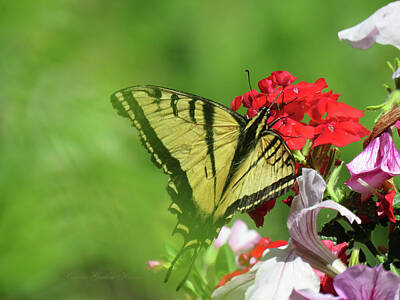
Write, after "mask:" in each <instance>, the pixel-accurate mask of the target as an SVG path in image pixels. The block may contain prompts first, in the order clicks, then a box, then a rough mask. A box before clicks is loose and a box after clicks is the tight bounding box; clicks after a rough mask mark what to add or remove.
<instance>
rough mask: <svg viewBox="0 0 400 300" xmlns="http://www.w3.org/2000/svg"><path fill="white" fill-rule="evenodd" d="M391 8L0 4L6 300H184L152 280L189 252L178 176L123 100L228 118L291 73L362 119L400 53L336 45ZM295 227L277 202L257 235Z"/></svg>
mask: <svg viewBox="0 0 400 300" xmlns="http://www.w3.org/2000/svg"><path fill="white" fill-rule="evenodd" d="M388 2H389V1H365V0H353V1H345V0H336V1H320V0H309V1H276V0H269V1H267V0H264V1H252V0H250V1H236V2H233V1H179V0H169V1H161V0H159V1H127V0H126V1H121V0H117V1H94V0H88V1H77V0H62V1H45V0H43V1H40V0H37V1H30V0H20V1H14V2H12V1H1V3H0V37H1V39H0V41H1V43H0V99H1V100H0V101H1V102H0V111H1V115H0V136H1V140H0V167H1V172H0V191H1V198H0V298H1V299H177V298H178V297H181V296H182V295H181V294H180V293H176V292H175V291H174V290H175V287H176V284H177V282H178V280H179V279H180V278H177V276H174V274H173V275H172V278H171V282H170V283H169V284H164V283H163V282H162V281H163V276H164V275H165V274H164V273H158V274H154V273H152V272H150V271H147V270H146V261H148V260H150V259H157V258H162V256H163V255H164V253H165V250H164V243H165V241H166V240H173V241H176V242H178V243H179V242H180V240H179V238H175V237H174V238H172V237H171V236H170V234H171V231H172V229H173V226H174V225H175V222H176V220H175V217H174V216H173V215H171V214H169V213H168V211H167V207H168V205H169V199H168V195H167V193H166V191H165V185H166V182H167V177H166V176H164V175H163V174H162V172H161V171H160V170H158V169H157V168H155V167H154V166H153V165H152V163H151V162H150V159H149V155H148V154H147V152H146V151H145V150H144V149H143V148H142V146H141V144H140V143H139V140H138V135H137V132H136V131H135V130H134V129H133V128H132V127H131V126H130V124H129V122H128V121H127V120H126V119H123V118H120V117H119V116H117V114H116V112H115V111H114V109H113V108H112V106H111V104H110V101H109V96H110V94H111V93H113V92H114V91H116V90H118V89H121V88H124V87H127V86H131V85H136V84H156V85H161V86H167V87H172V88H176V89H180V90H184V91H188V92H192V93H194V94H198V95H201V96H203V97H207V98H211V99H214V100H216V101H219V102H222V103H225V104H226V105H229V103H230V101H231V100H232V99H233V98H234V97H235V96H236V95H240V94H243V93H244V92H246V91H248V83H247V78H246V74H245V72H244V70H245V69H250V70H251V76H252V81H253V82H252V83H253V85H254V86H256V83H257V81H258V80H259V79H261V78H263V77H265V76H267V75H269V74H270V73H271V72H272V71H275V70H289V71H290V72H291V73H292V74H294V75H295V76H298V77H299V80H305V81H311V82H314V81H315V80H316V79H318V78H319V77H325V78H326V80H327V82H328V85H329V88H330V89H333V91H334V92H336V93H340V94H342V96H341V97H340V100H341V101H342V102H346V103H348V104H351V105H353V106H355V107H356V108H359V109H363V108H364V107H365V106H366V105H372V104H377V103H380V102H382V100H384V98H385V96H386V94H385V91H384V89H383V88H382V83H391V74H390V72H389V69H388V68H387V67H386V65H385V61H387V60H393V58H394V57H395V56H396V55H398V51H397V50H396V49H395V48H393V47H390V46H386V47H384V46H378V45H375V46H373V47H372V48H371V49H369V50H367V51H361V50H356V49H353V48H352V47H350V46H349V45H347V44H346V43H344V42H342V43H341V42H339V41H338V39H337V32H338V31H339V30H341V29H344V28H346V27H349V26H352V25H355V24H356V23H358V22H360V21H362V20H363V19H364V18H366V17H367V16H368V15H370V14H371V13H372V12H374V11H375V10H376V9H378V8H380V7H381V6H383V5H385V4H387V3H388ZM375 116H376V115H375V114H373V113H367V114H366V117H364V118H363V120H362V123H363V124H364V125H365V126H366V127H367V128H371V125H372V120H373V119H374V118H375ZM360 149H361V144H360V143H355V144H352V145H350V146H348V147H345V148H344V149H343V155H342V158H343V159H344V160H345V161H347V162H348V161H349V160H350V159H351V158H352V157H353V156H354V155H355V154H356V153H357V151H359V150H360ZM345 175H346V174H345V172H344V176H345ZM344 179H345V178H344ZM286 214H287V208H286V207H284V206H283V205H280V204H279V205H278V207H277V209H275V210H274V211H273V213H271V215H269V216H268V218H266V225H265V226H264V227H263V228H262V229H260V232H261V233H262V234H264V235H268V236H270V237H272V238H274V239H286V238H287V232H286V227H285V216H286ZM243 217H244V218H245V219H246V220H248V218H247V217H246V216H243ZM248 224H251V223H250V222H248ZM253 227H254V226H253Z"/></svg>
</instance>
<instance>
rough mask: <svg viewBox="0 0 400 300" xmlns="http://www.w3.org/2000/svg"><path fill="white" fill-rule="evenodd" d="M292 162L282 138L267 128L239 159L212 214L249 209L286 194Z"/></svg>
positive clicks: (291, 173)
mask: <svg viewBox="0 0 400 300" xmlns="http://www.w3.org/2000/svg"><path fill="white" fill-rule="evenodd" d="M295 177H296V176H295V161H294V158H293V156H292V153H291V152H290V150H289V148H288V146H287V145H286V143H285V141H284V140H283V139H282V137H281V136H279V135H278V134H277V133H276V132H273V131H269V130H268V131H266V133H265V134H264V135H263V136H262V137H261V138H260V139H259V140H258V142H257V144H256V145H255V147H254V150H253V151H251V152H249V154H248V156H247V157H246V158H245V159H243V160H242V162H241V164H240V167H239V168H237V170H236V172H235V173H234V175H233V177H232V179H231V180H230V182H229V185H228V188H227V189H226V190H227V191H230V192H229V193H226V194H224V197H223V199H221V201H220V204H219V206H218V208H217V209H216V213H215V216H216V217H217V216H219V215H224V216H225V217H229V216H232V215H233V214H234V213H236V212H241V213H243V212H248V211H251V210H253V209H255V208H256V207H257V206H259V205H261V204H262V203H264V202H265V201H267V200H269V199H273V198H276V197H278V196H280V195H282V194H284V193H286V192H287V191H288V190H289V189H290V188H291V187H292V186H293V184H294V181H295Z"/></svg>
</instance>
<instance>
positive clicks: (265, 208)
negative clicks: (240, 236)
mask: <svg viewBox="0 0 400 300" xmlns="http://www.w3.org/2000/svg"><path fill="white" fill-rule="evenodd" d="M275 202H276V199H272V200H269V201H266V202H264V203H263V204H261V205H260V206H259V207H257V208H256V209H254V210H252V211H250V212H248V214H249V216H250V217H251V218H252V219H253V221H254V223H256V226H257V227H261V226H263V225H264V216H265V215H266V214H267V213H268V212H269V211H270V210H271V209H273V208H274V206H275Z"/></svg>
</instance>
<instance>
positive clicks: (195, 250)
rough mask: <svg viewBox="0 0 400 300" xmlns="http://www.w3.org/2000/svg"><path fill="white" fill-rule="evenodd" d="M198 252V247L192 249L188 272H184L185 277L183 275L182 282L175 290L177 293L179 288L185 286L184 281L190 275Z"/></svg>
mask: <svg viewBox="0 0 400 300" xmlns="http://www.w3.org/2000/svg"><path fill="white" fill-rule="evenodd" d="M199 250H200V247H196V248H195V249H194V252H193V256H192V262H191V264H190V267H189V269H188V271H187V272H186V275H185V277H184V278H183V280H182V281H181V282H180V283H179V285H178V286H177V288H176V290H177V291H179V290H180V288H181V287H182V286H183V285H184V284H185V282H186V280H187V279H188V277H189V274H190V272H191V271H192V268H193V265H194V262H195V261H196V257H197V255H198V254H199Z"/></svg>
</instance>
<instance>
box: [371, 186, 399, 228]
mask: <svg viewBox="0 0 400 300" xmlns="http://www.w3.org/2000/svg"><path fill="white" fill-rule="evenodd" d="M395 195H396V191H395V190H393V191H391V192H390V193H388V194H386V195H385V196H384V197H379V202H377V208H378V209H377V211H376V212H377V214H378V216H379V217H387V218H388V219H389V221H390V222H392V223H396V218H395V217H394V213H393V199H394V196H395Z"/></svg>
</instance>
